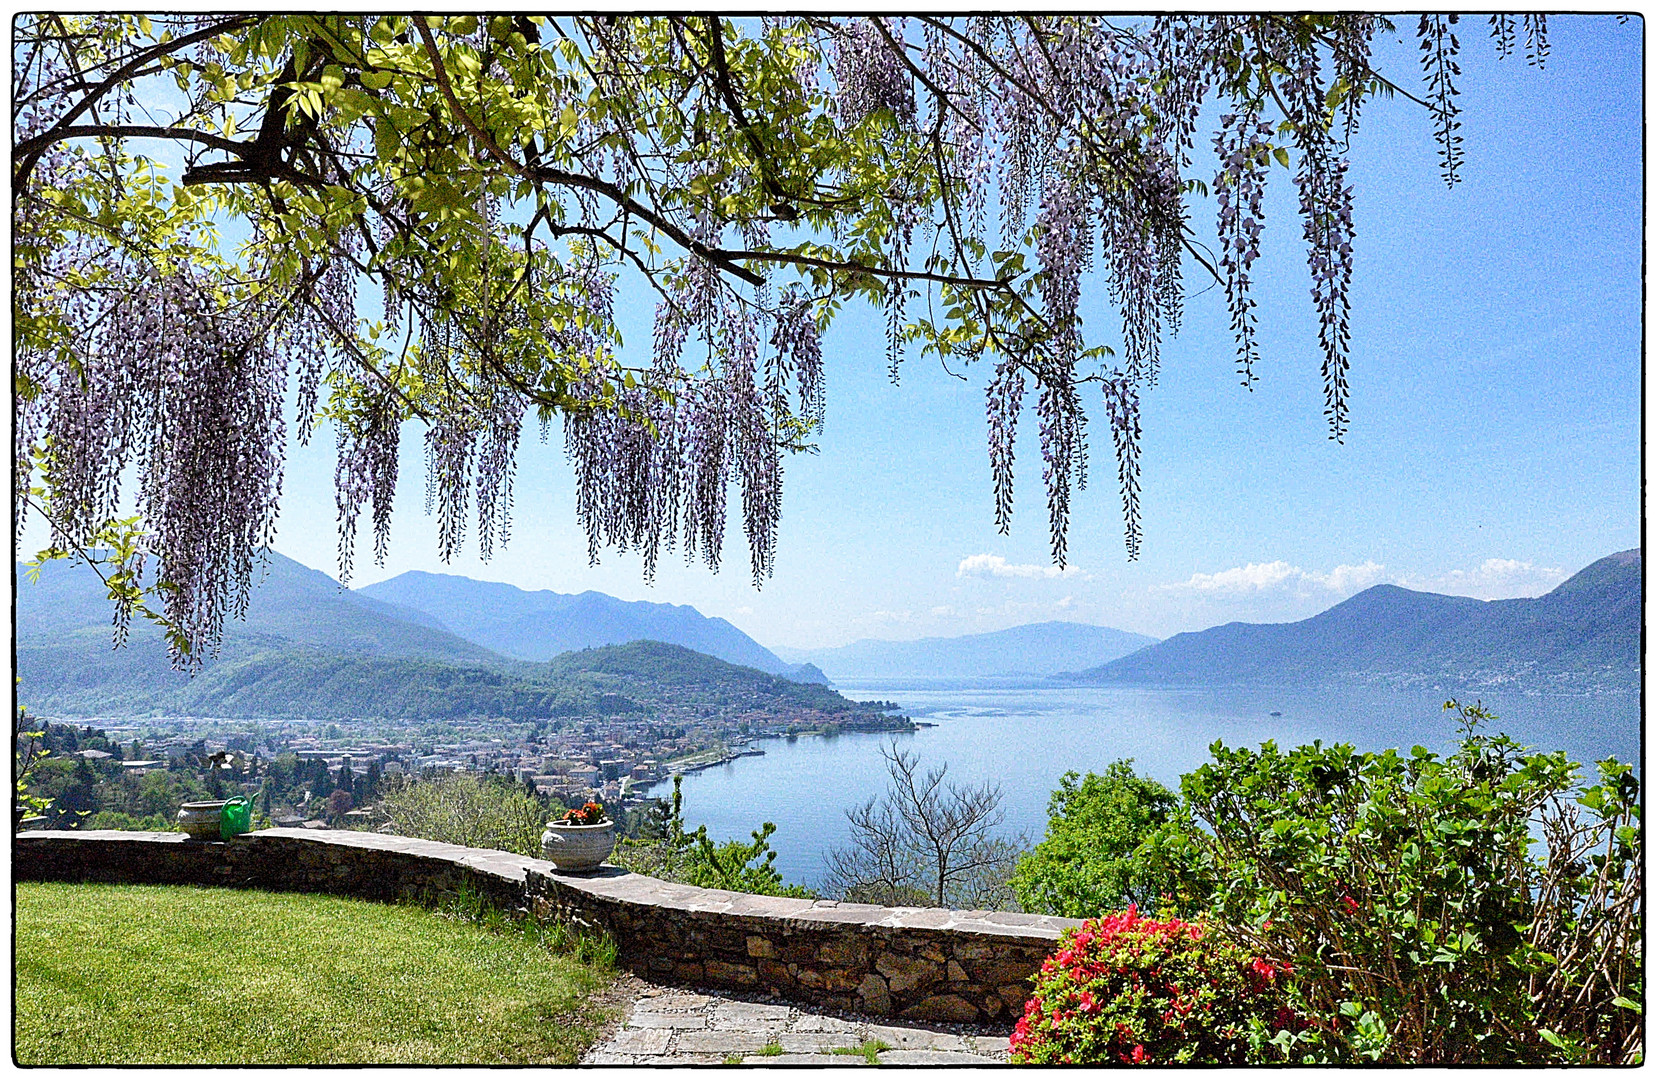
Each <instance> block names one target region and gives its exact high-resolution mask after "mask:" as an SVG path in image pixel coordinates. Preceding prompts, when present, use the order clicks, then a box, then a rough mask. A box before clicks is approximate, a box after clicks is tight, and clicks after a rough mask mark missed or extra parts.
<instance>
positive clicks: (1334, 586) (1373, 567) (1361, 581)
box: [1306, 559, 1386, 592]
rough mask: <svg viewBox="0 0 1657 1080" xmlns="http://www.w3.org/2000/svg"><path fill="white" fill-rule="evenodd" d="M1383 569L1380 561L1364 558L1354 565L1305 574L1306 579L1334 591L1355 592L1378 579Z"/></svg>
mask: <svg viewBox="0 0 1657 1080" xmlns="http://www.w3.org/2000/svg"><path fill="white" fill-rule="evenodd" d="M1385 569H1386V567H1384V566H1382V565H1381V564H1380V563H1378V562H1372V561H1370V560H1367V559H1366V560H1365V561H1363V562H1361V563H1359V564H1357V565H1356V566H1350V565H1345V564H1343V565H1341V566H1337V567H1335V568H1334V569H1333V570H1331V571H1329V572H1328V573H1327V574H1307V575H1306V579H1307V580H1308V581H1315V582H1317V583H1318V584H1319V585H1322V586H1323V587H1324V588H1326V589H1329V590H1332V591H1334V592H1357V591H1358V590H1359V589H1367V588H1369V587H1370V586H1371V585H1373V584H1375V583H1376V582H1377V581H1380V580H1381V571H1382V570H1385Z"/></svg>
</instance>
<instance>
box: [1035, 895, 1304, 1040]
mask: <svg viewBox="0 0 1657 1080" xmlns="http://www.w3.org/2000/svg"><path fill="white" fill-rule="evenodd" d="M1288 970H1289V969H1288V966H1287V965H1276V964H1272V963H1269V962H1267V961H1265V960H1260V959H1251V958H1250V957H1249V956H1248V955H1247V954H1246V953H1244V952H1242V951H1241V950H1239V949H1238V948H1237V947H1236V946H1235V945H1232V944H1230V943H1229V942H1227V941H1225V940H1223V939H1222V938H1220V937H1218V936H1217V935H1215V934H1213V933H1210V932H1209V931H1208V930H1207V929H1206V928H1205V927H1204V926H1202V925H1200V924H1197V923H1189V922H1185V921H1183V920H1181V919H1178V918H1170V919H1168V920H1166V921H1160V922H1159V921H1157V920H1154V919H1147V918H1144V917H1142V916H1141V915H1140V914H1139V912H1138V909H1137V908H1136V907H1133V906H1130V907H1129V908H1128V910H1127V911H1126V912H1124V913H1121V914H1116V915H1108V916H1106V917H1104V918H1102V919H1097V920H1089V921H1087V922H1085V923H1083V924H1082V926H1081V928H1080V929H1077V930H1069V931H1066V932H1065V934H1064V936H1063V937H1061V938H1060V939H1059V950H1058V952H1057V953H1056V954H1054V955H1053V956H1052V957H1050V958H1049V959H1048V960H1046V961H1045V962H1044V963H1043V964H1042V966H1041V971H1040V972H1039V973H1038V974H1037V975H1036V977H1035V994H1034V995H1033V996H1032V997H1031V998H1030V1000H1029V1001H1028V1002H1027V1003H1026V1004H1025V1008H1024V1015H1023V1017H1021V1018H1020V1019H1019V1021H1018V1025H1017V1027H1015V1028H1014V1030H1013V1037H1012V1044H1011V1049H1012V1058H1013V1060H1014V1061H1017V1062H1027V1063H1033V1064H1057V1063H1065V1064H1088V1063H1110V1064H1116V1063H1119V1062H1121V1063H1127V1064H1135V1065H1137V1064H1147V1065H1150V1064H1157V1065H1167V1064H1186V1065H1240V1064H1246V1063H1248V1062H1250V1061H1258V1060H1260V1057H1259V1047H1260V1044H1261V1042H1262V1040H1263V1038H1264V1034H1265V1032H1266V1031H1267V1030H1268V1024H1267V1022H1266V1018H1267V1017H1270V1018H1271V1026H1272V1027H1276V1026H1282V1027H1294V1026H1296V1025H1295V1024H1294V1022H1293V1020H1292V1019H1291V1017H1290V1015H1289V1013H1288V1010H1287V1009H1286V1008H1285V1006H1284V997H1283V993H1282V989H1281V986H1280V982H1281V978H1282V976H1283V975H1285V974H1287V973H1288Z"/></svg>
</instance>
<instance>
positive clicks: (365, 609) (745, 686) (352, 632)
mask: <svg viewBox="0 0 1657 1080" xmlns="http://www.w3.org/2000/svg"><path fill="white" fill-rule="evenodd" d="M16 574H17V578H16V588H17V593H16V596H17V607H16V639H15V645H14V660H15V665H16V673H17V674H18V676H19V677H20V679H21V680H22V681H21V683H20V685H19V688H18V690H19V694H20V700H22V701H23V702H24V703H25V704H26V705H27V706H28V707H29V708H30V709H31V710H35V711H40V712H46V713H58V714H70V715H80V716H112V715H136V714H144V713H150V712H154V711H160V712H164V713H172V714H184V715H210V716H227V717H228V716H430V717H434V718H435V717H446V718H464V717H470V716H509V717H520V716H523V717H535V716H557V715H571V714H595V713H597V714H606V713H617V712H639V711H644V712H652V711H656V709H657V707H658V706H662V705H664V704H665V703H668V702H670V701H671V703H672V704H673V706H674V707H677V706H678V704H679V703H680V702H682V701H687V700H699V701H700V700H707V687H709V686H717V687H721V688H723V689H722V691H721V693H723V694H724V695H725V696H726V697H727V698H730V699H731V700H739V699H740V700H743V701H747V702H750V703H751V704H752V705H753V707H754V708H756V709H760V710H762V711H763V710H764V709H766V708H805V707H809V708H810V709H813V710H815V711H817V712H820V713H834V712H838V711H846V710H848V709H852V710H853V711H855V708H854V703H851V702H848V701H846V699H844V698H841V697H840V696H839V695H838V694H835V693H834V692H833V691H831V690H829V689H828V688H827V687H826V686H817V685H814V686H810V687H802V686H800V685H798V683H797V682H795V681H790V680H788V679H786V678H784V677H780V676H778V675H777V674H776V673H774V672H766V671H760V670H755V669H753V668H750V667H746V666H742V665H737V664H731V663H728V662H726V661H724V660H721V659H718V658H715V657H711V656H706V655H702V654H700V653H697V652H694V651H692V650H690V649H688V648H684V647H682V646H679V645H677V644H676V643H668V644H661V643H656V642H634V643H633V644H631V645H629V644H627V643H615V644H610V645H609V647H608V651H607V650H606V649H604V648H599V649H589V650H584V651H581V652H575V653H571V652H569V651H566V652H565V653H564V654H563V655H562V656H560V657H559V658H558V659H557V660H555V661H554V662H552V663H550V664H549V663H546V662H541V663H531V662H527V661H523V660H518V659H515V658H513V657H510V656H506V655H502V654H501V653H499V652H496V651H494V650H493V649H490V648H488V647H486V646H485V645H483V644H480V643H478V642H476V641H471V640H467V639H466V638H465V637H462V636H460V635H458V634H456V633H453V632H451V631H450V630H449V629H448V628H446V627H445V626H444V625H443V624H442V623H441V621H440V620H439V619H437V618H436V617H435V616H433V615H431V614H429V613H427V612H425V611H421V610H419V609H417V608H413V607H406V606H403V605H399V604H394V603H388V602H386V601H384V600H380V599H376V598H374V597H371V596H365V595H363V594H362V593H361V592H352V591H349V590H345V589H341V588H340V587H339V584H338V583H337V582H336V581H334V579H333V578H331V577H329V576H328V575H327V574H324V573H321V572H320V571H316V570H312V569H310V568H309V567H306V566H303V565H301V564H300V563H297V562H295V561H293V560H292V559H289V558H286V557H284V556H282V555H279V554H276V553H274V552H271V553H268V556H267V559H266V561H265V565H264V567H263V569H262V571H261V572H259V573H257V574H256V577H255V582H254V587H253V589H252V591H251V593H250V595H249V600H248V607H247V612H246V617H245V618H243V619H235V618H227V619H226V621H225V627H224V635H223V639H222V640H221V642H220V644H219V647H218V649H217V650H216V651H215V653H214V654H213V655H211V656H209V657H206V658H204V662H203V665H202V667H201V669H200V670H199V671H198V672H197V673H196V674H195V675H194V676H193V677H192V676H191V675H189V674H186V673H184V672H180V671H176V670H174V669H173V668H172V666H171V664H170V662H169V660H168V658H167V653H166V648H165V644H164V642H163V640H162V637H161V634H160V632H159V631H157V630H156V629H155V628H154V627H153V626H151V625H149V624H148V623H145V622H143V621H142V620H138V619H135V620H134V621H133V625H132V629H131V637H130V639H129V641H128V644H127V646H126V647H125V648H121V649H114V648H112V647H111V632H110V615H111V610H110V604H109V600H108V598H107V596H106V594H105V590H104V589H103V587H102V585H101V583H100V582H99V581H98V579H97V577H96V576H95V575H93V574H92V572H91V571H90V570H89V569H88V568H87V567H85V566H83V565H78V564H73V563H70V562H67V561H59V562H49V563H47V564H45V565H44V566H42V567H41V568H40V573H39V575H38V580H30V575H29V574H28V573H27V571H26V570H25V568H24V567H22V566H18V567H16ZM474 584H479V585H487V584H488V583H481V582H480V583H474ZM514 591H516V590H514ZM593 595H597V594H593ZM604 599H610V598H608V597H605V598H604ZM612 602H613V603H614V604H616V605H620V606H623V607H625V606H626V605H623V603H622V602H621V601H612ZM645 606H646V607H652V606H655V607H664V608H665V607H668V605H645ZM676 610H679V611H681V612H683V613H688V614H689V616H691V617H693V618H692V619H686V620H684V621H685V622H686V623H687V624H688V625H690V626H692V627H694V625H695V623H694V619H699V618H700V616H699V615H697V613H696V612H695V609H693V608H683V609H676ZM705 621H707V622H715V620H705ZM717 622H718V624H719V625H720V626H724V627H729V628H730V629H731V630H732V631H733V632H735V633H737V634H739V635H740V632H739V631H735V628H734V627H730V624H729V623H725V622H723V620H718V621H717ZM743 640H750V639H746V638H743ZM738 644H740V643H738ZM756 647H757V646H756ZM675 649H676V650H677V652H672V650H675ZM662 650H669V651H670V652H672V655H673V656H674V657H675V661H674V663H672V664H666V663H665V662H664V661H663V659H662V656H663V655H664V654H663V653H662ZM767 655H769V654H767ZM629 663H636V664H640V665H643V666H644V667H645V668H647V669H649V670H650V671H654V672H656V676H654V677H652V678H648V679H646V678H643V677H642V676H640V677H639V678H635V679H633V680H632V681H629V680H627V679H624V678H623V677H622V676H621V675H620V674H618V665H619V666H620V667H626V666H627V664H629ZM771 664H772V665H773V666H776V667H781V668H784V669H785V670H797V669H793V668H790V667H789V666H788V665H786V664H783V663H782V662H781V661H779V660H776V658H775V657H772V658H771ZM816 674H817V675H818V678H819V679H820V678H821V674H820V673H816ZM620 684H625V686H624V687H623V688H622V689H618V685H620ZM626 687H631V688H633V689H634V690H637V692H638V694H639V695H642V696H637V697H630V696H628V695H627V693H626V692H625V689H626ZM732 695H735V696H734V697H733V696H732ZM802 695H804V696H802ZM864 711H868V712H870V713H871V714H878V713H879V711H880V710H878V709H867V710H864Z"/></svg>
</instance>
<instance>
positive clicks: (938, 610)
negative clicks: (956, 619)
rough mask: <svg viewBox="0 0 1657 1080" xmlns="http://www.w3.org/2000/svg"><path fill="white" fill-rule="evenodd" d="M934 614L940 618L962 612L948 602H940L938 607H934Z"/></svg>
mask: <svg viewBox="0 0 1657 1080" xmlns="http://www.w3.org/2000/svg"><path fill="white" fill-rule="evenodd" d="M932 614H933V615H935V616H937V617H939V618H942V617H944V616H946V615H958V614H960V613H959V612H958V611H956V610H955V609H954V608H952V607H950V606H949V605H948V604H940V605H938V606H937V607H935V608H933V609H932Z"/></svg>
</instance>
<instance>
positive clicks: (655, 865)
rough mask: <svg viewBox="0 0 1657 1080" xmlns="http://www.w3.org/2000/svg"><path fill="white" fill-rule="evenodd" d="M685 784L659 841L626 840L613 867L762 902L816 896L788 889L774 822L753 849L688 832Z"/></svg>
mask: <svg viewBox="0 0 1657 1080" xmlns="http://www.w3.org/2000/svg"><path fill="white" fill-rule="evenodd" d="M683 779H684V778H683V777H679V776H675V777H674V778H673V797H672V799H671V801H669V802H665V803H661V804H660V806H661V810H660V813H659V815H657V820H656V821H655V822H654V823H653V827H652V828H651V829H650V830H649V831H651V832H652V833H655V834H657V835H655V836H654V837H653V838H651V839H628V840H622V841H621V842H620V843H618V844H617V845H616V850H615V852H614V854H612V855H611V856H610V861H611V862H612V863H614V864H615V865H616V866H620V867H624V868H625V869H628V870H631V871H633V872H634V873H636V874H646V875H648V876H650V877H656V878H662V879H663V880H665V881H677V882H680V883H681V884H685V885H696V886H699V887H701V888H704V889H728V890H730V891H731V892H744V893H755V894H757V895H760V896H798V897H812V896H815V895H816V893H814V892H812V891H811V890H810V889H807V888H805V887H803V886H800V885H790V884H788V883H787V882H786V881H784V880H783V879H782V875H781V874H779V873H778V872H777V869H776V867H775V866H774V865H773V864H774V863H775V862H776V858H777V853H776V852H775V851H773V850H771V834H772V833H774V832H776V831H777V827H776V826H775V825H774V824H772V823H771V822H769V821H767V822H765V823H764V824H762V825H761V826H760V827H759V828H758V829H755V830H754V831H753V834H752V835H753V839H752V840H751V841H749V842H748V843H743V842H741V841H738V840H728V841H726V842H725V843H723V844H715V843H714V842H713V841H712V840H710V839H709V838H708V827H707V826H706V825H701V826H698V827H697V829H696V831H695V832H686V831H685V820H684V816H683V810H684V796H683V794H681V792H680V790H679V788H680V782H681V781H682V780H683Z"/></svg>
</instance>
